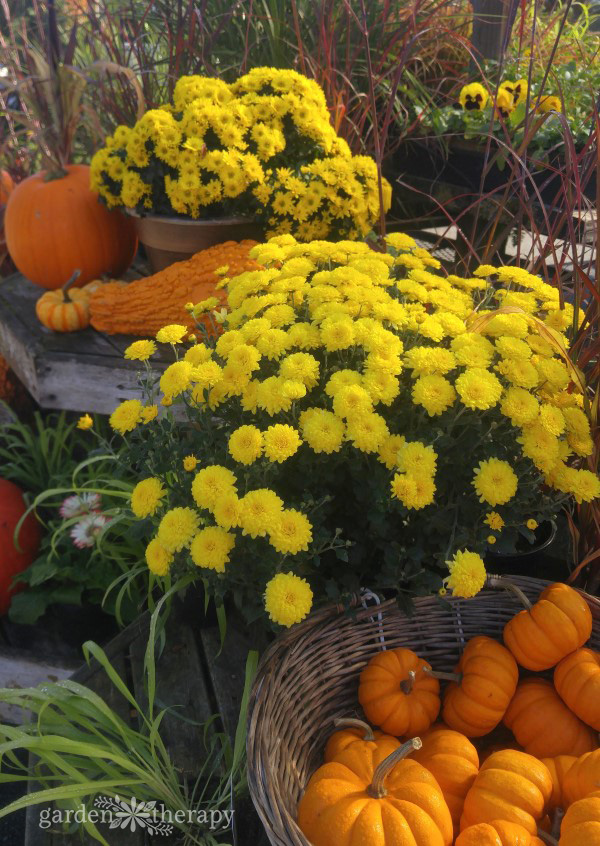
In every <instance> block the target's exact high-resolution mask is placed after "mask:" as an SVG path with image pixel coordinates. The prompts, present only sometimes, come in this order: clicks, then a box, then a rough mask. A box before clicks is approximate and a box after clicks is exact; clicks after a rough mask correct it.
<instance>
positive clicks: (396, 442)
mask: <svg viewBox="0 0 600 846" xmlns="http://www.w3.org/2000/svg"><path fill="white" fill-rule="evenodd" d="M405 443H406V438H405V437H404V435H390V436H389V437H387V438H386V439H385V441H384V442H383V444H382V445H381V447H380V449H379V459H380V461H382V462H383V464H385V466H386V467H387V469H388V470H395V469H396V468H397V466H398V453H399V452H400V450H401V449H402V447H403V446H404V444H405Z"/></svg>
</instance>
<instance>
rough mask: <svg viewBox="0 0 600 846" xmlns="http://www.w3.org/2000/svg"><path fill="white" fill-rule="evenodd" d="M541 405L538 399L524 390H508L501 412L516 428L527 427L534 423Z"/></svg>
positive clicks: (503, 399) (501, 405)
mask: <svg viewBox="0 0 600 846" xmlns="http://www.w3.org/2000/svg"><path fill="white" fill-rule="evenodd" d="M539 408H540V405H539V403H538V401H537V400H536V398H535V397H534V396H532V395H531V394H530V393H529V391H526V390H525V389H524V388H508V390H507V391H506V393H505V394H504V397H503V398H502V402H501V404H500V410H501V411H502V414H504V416H505V417H508V419H509V420H510V421H511V423H513V425H515V426H526V425H528V424H529V423H533V422H534V421H535V420H536V419H537V417H538V413H539Z"/></svg>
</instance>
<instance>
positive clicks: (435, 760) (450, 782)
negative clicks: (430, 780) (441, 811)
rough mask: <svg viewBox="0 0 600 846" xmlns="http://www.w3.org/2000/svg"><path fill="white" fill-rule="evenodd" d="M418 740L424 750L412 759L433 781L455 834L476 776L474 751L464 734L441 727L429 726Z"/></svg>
mask: <svg viewBox="0 0 600 846" xmlns="http://www.w3.org/2000/svg"><path fill="white" fill-rule="evenodd" d="M421 740H422V743H423V746H422V747H421V748H420V749H418V750H417V751H416V752H414V754H413V756H412V759H413V761H417V762H418V763H419V764H422V765H423V766H424V767H425V768H426V769H427V770H429V772H430V773H431V774H432V775H433V776H434V777H435V780H436V781H437V783H438V784H439V786H440V787H441V789H442V793H443V794H444V799H445V800H446V804H447V805H448V808H449V809H450V816H451V817H452V822H453V823H454V830H455V831H456V832H458V826H459V823H460V815H461V814H462V809H463V805H464V803H465V796H466V795H467V793H468V791H469V788H470V787H471V785H472V784H473V782H474V781H475V776H476V775H477V773H478V772H479V755H478V754H477V749H475V747H474V746H473V744H472V743H471V741H470V740H469V739H468V738H467V737H465V736H464V734H460V733H459V732H457V731H452V729H447V728H446V727H445V726H443V725H435V726H432V728H430V729H429V731H428V732H426V733H425V734H424V735H423V737H422V738H421Z"/></svg>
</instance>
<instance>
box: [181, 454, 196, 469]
mask: <svg viewBox="0 0 600 846" xmlns="http://www.w3.org/2000/svg"><path fill="white" fill-rule="evenodd" d="M197 466H198V459H197V458H196V456H195V455H186V457H185V458H184V459H183V469H184V470H185V471H187V472H188V473H191V472H192V470H195V469H196V467H197Z"/></svg>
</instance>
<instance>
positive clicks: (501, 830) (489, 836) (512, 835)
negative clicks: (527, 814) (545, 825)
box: [455, 820, 544, 846]
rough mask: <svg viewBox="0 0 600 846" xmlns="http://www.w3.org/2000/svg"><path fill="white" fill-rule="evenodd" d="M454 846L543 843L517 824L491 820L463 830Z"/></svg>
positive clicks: (521, 845) (533, 845) (529, 845)
mask: <svg viewBox="0 0 600 846" xmlns="http://www.w3.org/2000/svg"><path fill="white" fill-rule="evenodd" d="M455 846H544V841H543V840H540V838H539V837H536V836H535V835H531V834H530V833H529V832H528V831H527V830H526V829H524V828H523V826H522V825H519V824H518V823H512V822H507V821H506V820H493V821H492V822H491V823H476V824H475V825H470V826H469V827H468V828H465V829H464V831H462V832H461V834H459V836H458V837H457V838H456V841H455Z"/></svg>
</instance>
